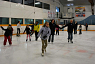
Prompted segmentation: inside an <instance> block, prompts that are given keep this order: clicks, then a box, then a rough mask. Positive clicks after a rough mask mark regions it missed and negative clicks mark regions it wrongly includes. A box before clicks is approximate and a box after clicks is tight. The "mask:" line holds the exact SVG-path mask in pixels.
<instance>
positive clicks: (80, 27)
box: [79, 24, 82, 35]
mask: <svg viewBox="0 0 95 64" xmlns="http://www.w3.org/2000/svg"><path fill="white" fill-rule="evenodd" d="M81 30H82V26H81V24H80V26H79V35H80V34H82V32H81Z"/></svg>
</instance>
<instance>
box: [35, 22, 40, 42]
mask: <svg viewBox="0 0 95 64" xmlns="http://www.w3.org/2000/svg"><path fill="white" fill-rule="evenodd" d="M38 23H39V22H38V21H37V22H36V24H35V25H34V32H35V41H37V39H38V38H37V35H38V32H39V30H40V25H39V24H38Z"/></svg>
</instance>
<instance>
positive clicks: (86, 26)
mask: <svg viewBox="0 0 95 64" xmlns="http://www.w3.org/2000/svg"><path fill="white" fill-rule="evenodd" d="M85 28H86V31H87V30H88V24H87V23H86V25H85Z"/></svg>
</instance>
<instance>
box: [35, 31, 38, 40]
mask: <svg viewBox="0 0 95 64" xmlns="http://www.w3.org/2000/svg"><path fill="white" fill-rule="evenodd" d="M37 35H38V32H37V31H35V40H36V41H37V39H38V37H37Z"/></svg>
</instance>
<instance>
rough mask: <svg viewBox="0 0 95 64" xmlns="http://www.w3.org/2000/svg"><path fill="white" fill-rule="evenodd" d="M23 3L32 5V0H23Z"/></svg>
mask: <svg viewBox="0 0 95 64" xmlns="http://www.w3.org/2000/svg"><path fill="white" fill-rule="evenodd" d="M24 4H25V5H29V6H34V0H24Z"/></svg>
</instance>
